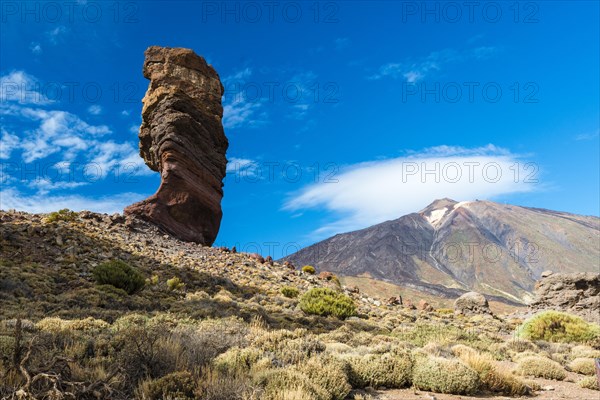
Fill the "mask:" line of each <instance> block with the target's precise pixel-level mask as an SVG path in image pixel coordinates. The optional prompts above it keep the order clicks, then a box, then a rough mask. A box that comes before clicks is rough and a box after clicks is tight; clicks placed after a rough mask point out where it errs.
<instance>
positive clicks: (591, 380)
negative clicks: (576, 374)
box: [577, 376, 600, 390]
mask: <svg viewBox="0 0 600 400" xmlns="http://www.w3.org/2000/svg"><path fill="white" fill-rule="evenodd" d="M577 384H578V385H579V386H580V387H582V388H584V389H591V390H600V385H599V384H598V379H597V378H596V377H595V376H586V377H585V378H583V379H581V380H580V381H579V382H577Z"/></svg>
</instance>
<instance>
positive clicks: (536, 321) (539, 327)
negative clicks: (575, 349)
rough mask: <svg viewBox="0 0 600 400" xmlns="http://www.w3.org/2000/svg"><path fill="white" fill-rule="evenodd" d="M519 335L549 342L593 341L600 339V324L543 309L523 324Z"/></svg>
mask: <svg viewBox="0 0 600 400" xmlns="http://www.w3.org/2000/svg"><path fill="white" fill-rule="evenodd" d="M518 333H519V336H520V337H522V338H525V339H530V340H546V341H548V342H565V343H583V344H585V343H592V342H595V341H598V340H600V326H598V325H595V324H591V323H588V322H586V321H584V320H583V319H582V318H581V317H578V316H575V315H571V314H567V313H564V312H559V311H553V310H549V311H543V312H541V313H539V314H537V315H534V316H533V317H531V318H530V319H528V320H527V321H525V322H524V323H523V325H521V327H520V328H519V332H518Z"/></svg>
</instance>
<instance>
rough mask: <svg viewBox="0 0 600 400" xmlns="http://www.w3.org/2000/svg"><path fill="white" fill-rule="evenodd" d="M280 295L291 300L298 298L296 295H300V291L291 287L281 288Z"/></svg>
mask: <svg viewBox="0 0 600 400" xmlns="http://www.w3.org/2000/svg"><path fill="white" fill-rule="evenodd" d="M281 294H282V295H284V296H285V297H288V298H290V299H293V298H295V297H298V295H299V294H300V291H299V290H298V289H296V288H295V287H292V286H284V287H282V288H281Z"/></svg>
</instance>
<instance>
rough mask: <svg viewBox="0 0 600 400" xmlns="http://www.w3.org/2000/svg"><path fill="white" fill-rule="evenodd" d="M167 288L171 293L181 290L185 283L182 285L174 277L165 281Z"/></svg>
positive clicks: (179, 280)
mask: <svg viewBox="0 0 600 400" xmlns="http://www.w3.org/2000/svg"><path fill="white" fill-rule="evenodd" d="M167 287H168V288H169V290H171V291H174V290H183V288H184V287H185V283H183V282H182V281H181V279H179V278H178V277H176V276H174V277H172V278H171V279H167Z"/></svg>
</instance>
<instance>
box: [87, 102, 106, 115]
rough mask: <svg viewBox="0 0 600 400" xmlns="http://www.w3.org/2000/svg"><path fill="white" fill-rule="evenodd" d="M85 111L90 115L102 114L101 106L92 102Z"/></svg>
mask: <svg viewBox="0 0 600 400" xmlns="http://www.w3.org/2000/svg"><path fill="white" fill-rule="evenodd" d="M87 111H88V112H89V113H90V114H92V115H100V114H102V111H103V110H102V106H99V105H98V104H92V105H91V106H89V107H88V109H87Z"/></svg>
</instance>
